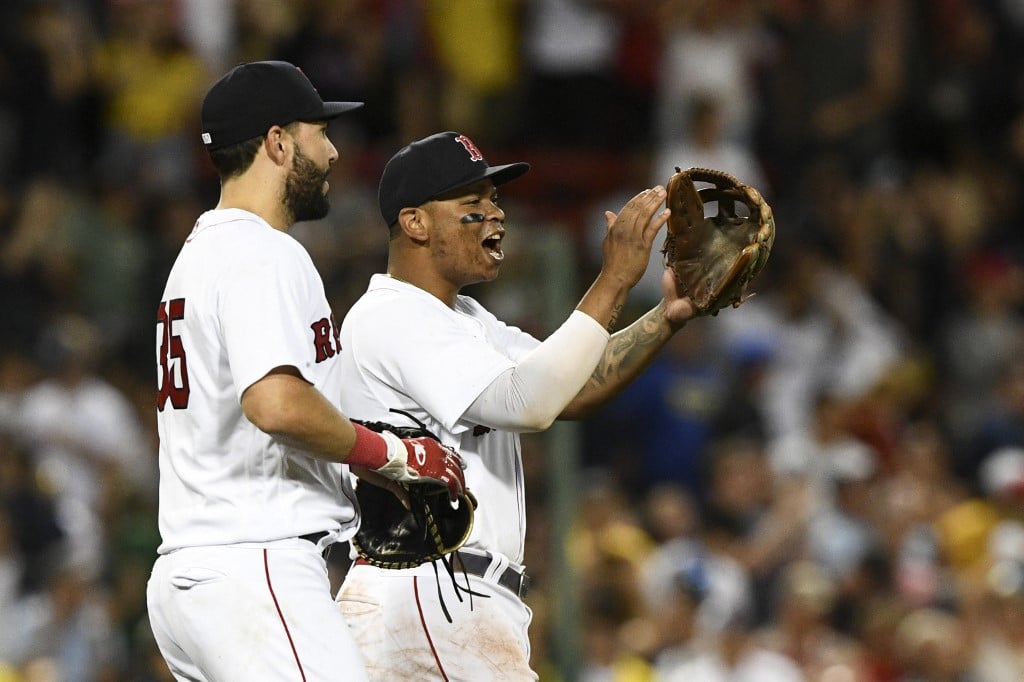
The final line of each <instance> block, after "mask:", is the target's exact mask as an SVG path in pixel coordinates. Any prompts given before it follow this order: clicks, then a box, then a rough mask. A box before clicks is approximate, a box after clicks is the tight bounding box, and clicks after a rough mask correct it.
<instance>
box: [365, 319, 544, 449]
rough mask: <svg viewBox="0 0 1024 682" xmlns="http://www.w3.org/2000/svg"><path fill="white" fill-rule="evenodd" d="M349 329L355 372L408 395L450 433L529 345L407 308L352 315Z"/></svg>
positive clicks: (484, 327)
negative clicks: (371, 376) (364, 374)
mask: <svg viewBox="0 0 1024 682" xmlns="http://www.w3.org/2000/svg"><path fill="white" fill-rule="evenodd" d="M350 315H351V313H350ZM350 323H351V324H352V326H353V335H352V348H351V349H350V350H351V351H352V352H353V353H355V360H356V363H357V364H358V365H359V366H360V368H361V370H362V371H364V372H367V373H369V374H371V375H373V376H374V378H376V379H377V380H378V381H380V382H382V383H384V384H386V385H388V386H391V387H394V388H396V389H397V390H400V391H401V392H402V393H404V394H406V395H408V396H409V398H411V399H412V401H413V402H415V403H416V404H418V405H420V406H421V407H422V408H423V409H424V410H426V411H427V412H428V413H429V414H430V415H432V416H433V417H434V418H435V419H436V420H437V421H439V422H440V423H442V424H443V425H444V427H445V428H446V429H448V430H450V431H455V430H456V423H457V422H458V421H459V419H460V418H461V417H462V414H463V413H464V412H465V411H466V409H467V408H468V407H469V405H470V404H471V403H472V402H473V401H474V400H475V399H476V398H477V396H479V395H480V393H481V392H482V391H483V390H484V388H485V387H487V385H488V384H490V383H491V382H492V381H494V379H495V378H496V377H497V376H498V375H499V374H501V373H502V372H504V371H505V370H507V369H509V368H511V367H514V366H515V362H516V356H517V355H519V354H520V353H521V352H522V351H523V350H524V349H525V348H526V347H527V346H530V345H531V344H530V342H529V338H531V337H529V335H526V334H525V333H523V332H518V331H517V330H512V328H509V330H502V331H498V330H497V329H496V328H495V327H493V326H492V325H490V324H487V323H486V322H485V321H482V320H480V319H475V318H472V317H470V316H466V315H460V314H458V313H453V312H452V311H449V310H446V309H439V308H433V307H428V306H423V305H420V304H416V303H413V304H411V305H410V304H409V302H394V303H393V305H383V306H381V307H380V308H378V309H377V310H376V311H374V312H373V314H369V315H362V314H357V315H356V316H355V317H354V319H352V320H349V319H346V324H350ZM513 340H517V341H516V342H513ZM534 343H536V342H534Z"/></svg>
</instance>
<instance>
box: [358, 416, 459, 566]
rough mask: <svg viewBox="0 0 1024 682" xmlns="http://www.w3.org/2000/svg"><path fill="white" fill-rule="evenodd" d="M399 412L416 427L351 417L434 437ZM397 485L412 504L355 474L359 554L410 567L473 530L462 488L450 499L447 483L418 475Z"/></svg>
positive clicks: (446, 550) (377, 562)
mask: <svg viewBox="0 0 1024 682" xmlns="http://www.w3.org/2000/svg"><path fill="white" fill-rule="evenodd" d="M392 411H393V412H400V411H399V410H392ZM401 413H402V414H406V416H408V417H409V418H410V419H413V420H414V421H416V423H417V426H395V425H393V424H388V423H386V422H379V421H362V420H358V419H353V420H352V421H354V422H358V423H359V424H362V425H363V426H365V427H366V428H368V429H371V430H373V431H378V432H379V431H390V432H391V433H393V434H395V435H396V436H398V437H399V438H423V437H429V438H433V439H434V440H438V438H437V436H435V435H434V434H432V433H431V432H430V431H429V430H428V429H427V428H426V427H425V426H424V425H423V424H422V423H421V422H419V421H418V420H416V419H415V418H414V417H412V415H409V414H407V413H405V412H401ZM401 485H402V486H403V487H404V488H405V490H406V492H407V493H408V495H409V501H410V503H411V504H410V506H411V509H406V508H405V507H403V506H402V503H401V502H400V501H399V500H398V498H397V497H395V495H394V494H393V493H391V492H390V491H388V490H385V489H384V488H381V487H379V486H376V485H373V484H372V483H366V482H364V481H361V480H359V479H356V484H355V491H356V499H357V500H358V502H359V508H360V510H361V512H362V521H361V523H360V526H359V531H358V532H357V533H356V534H355V537H353V538H352V540H351V542H352V547H353V549H355V550H356V552H357V553H358V554H359V556H360V557H362V558H363V559H364V560H365V561H366V562H367V563H368V564H371V565H373V566H378V567H380V568H393V569H397V568H412V567H413V566H419V565H420V564H423V563H426V562H428V561H434V560H436V559H440V558H442V557H444V556H445V555H447V554H450V553H452V552H454V551H456V550H457V549H459V548H460V547H462V545H464V544H465V542H466V540H468V539H469V534H470V532H471V531H472V530H473V515H474V512H475V511H476V504H477V503H476V497H474V496H473V493H471V492H469V490H465V491H464V492H463V494H462V495H461V496H459V498H458V499H457V501H456V502H455V503H453V502H452V501H451V500H450V499H449V490H448V487H447V486H446V485H444V484H443V483H441V482H439V481H436V480H433V479H423V480H422V481H412V482H409V483H403V484H401Z"/></svg>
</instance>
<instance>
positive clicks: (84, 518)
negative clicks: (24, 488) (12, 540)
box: [20, 316, 155, 579]
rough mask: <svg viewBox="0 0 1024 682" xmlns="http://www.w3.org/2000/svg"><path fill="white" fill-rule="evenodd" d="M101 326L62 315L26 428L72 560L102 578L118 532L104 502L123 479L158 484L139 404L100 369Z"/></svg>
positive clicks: (26, 402)
mask: <svg viewBox="0 0 1024 682" xmlns="http://www.w3.org/2000/svg"><path fill="white" fill-rule="evenodd" d="M99 333H100V330H99V329H98V328H97V327H95V326H93V325H92V324H91V323H90V322H88V321H87V320H85V319H83V318H81V317H74V316H70V317H63V318H59V319H57V320H55V321H54V323H53V324H52V325H51V326H50V327H49V328H48V330H47V334H46V335H44V336H43V338H42V339H41V344H40V347H39V348H38V352H39V356H40V361H41V363H42V365H43V367H44V368H45V369H46V370H47V376H46V377H45V378H44V379H42V380H41V381H39V382H38V383H37V384H35V385H34V386H32V387H31V388H29V389H28V390H27V391H26V393H25V395H24V399H23V401H22V404H21V418H20V425H21V429H22V431H21V434H20V435H22V436H23V437H24V438H25V439H26V442H27V443H29V445H30V448H31V454H32V458H33V463H34V473H35V475H36V476H38V477H39V478H40V480H43V481H45V485H46V486H47V487H48V489H49V490H52V491H53V495H54V499H55V501H56V504H57V517H58V520H59V522H60V526H61V529H62V530H63V531H64V533H65V534H66V536H67V538H68V542H69V546H68V550H67V560H68V561H69V562H70V565H72V566H74V568H75V571H77V572H78V573H79V574H81V576H82V577H83V578H85V579H89V578H90V577H92V578H95V577H98V576H99V575H100V573H101V571H102V570H103V568H104V566H105V562H106V561H107V555H106V552H107V550H108V549H109V544H108V543H109V541H110V538H109V537H107V532H106V528H105V527H104V523H103V521H104V520H103V505H104V504H105V503H106V502H107V501H108V500H109V499H110V498H109V495H110V494H111V492H112V491H114V490H117V489H118V488H119V487H120V486H123V485H130V486H136V487H139V488H141V489H143V490H146V491H148V492H150V493H152V492H153V490H154V485H155V471H154V468H153V461H152V458H153V453H152V452H150V450H149V449H148V448H147V444H148V443H147V441H146V440H145V439H144V438H143V433H142V428H141V425H140V424H139V422H138V420H137V418H136V415H135V412H134V410H133V408H132V406H131V404H130V403H129V402H128V401H127V400H126V399H125V397H124V395H122V394H121V392H120V391H119V390H118V389H116V388H115V387H113V386H112V385H110V384H109V383H108V382H107V381H105V380H104V379H103V378H102V377H101V376H100V375H99V374H98V373H97V371H98V366H99V365H98V363H99V362H100V360H101V354H102V352H103V345H102V344H103V339H102V338H101V337H100V336H99Z"/></svg>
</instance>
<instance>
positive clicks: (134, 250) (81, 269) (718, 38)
mask: <svg viewBox="0 0 1024 682" xmlns="http://www.w3.org/2000/svg"><path fill="white" fill-rule="evenodd" d="M252 59H285V60H288V61H291V62H293V63H295V64H297V65H298V66H300V67H301V68H302V69H303V71H304V72H305V73H306V74H307V75H309V77H310V79H311V80H312V81H313V82H314V83H315V84H317V86H318V88H319V91H320V94H321V96H322V97H323V98H324V99H325V100H359V101H364V102H366V106H365V107H364V108H363V109H361V110H360V111H359V112H358V113H357V114H355V115H353V116H351V117H346V118H345V119H343V120H339V121H338V122H336V123H333V124H332V126H331V128H330V134H331V135H332V139H334V140H335V143H336V145H337V147H338V149H339V151H340V159H339V161H338V163H337V164H336V165H335V168H334V170H333V173H332V177H331V193H332V196H331V204H332V210H331V214H330V216H329V217H328V218H326V219H325V220H322V221H318V222H315V223H303V224H300V225H298V226H296V228H295V229H294V231H293V234H294V236H296V238H298V239H299V240H300V241H301V242H302V243H303V244H304V245H305V246H306V248H307V249H308V250H309V251H310V253H311V255H312V256H313V259H314V261H315V263H316V264H317V266H318V268H319V269H320V271H321V273H322V275H323V279H324V282H325V284H326V286H327V289H328V295H329V298H330V300H331V301H332V306H333V308H334V310H335V313H336V314H337V315H343V314H344V312H345V311H346V310H347V308H348V306H349V305H350V304H351V302H352V301H354V300H355V298H356V297H357V296H358V295H359V294H360V293H361V292H362V291H363V290H364V288H365V286H366V283H367V281H368V279H369V276H370V274H372V273H374V272H379V271H381V270H383V268H384V267H385V263H386V241H385V240H386V231H385V227H384V225H383V224H382V221H381V218H380V215H379V212H378V210H377V205H376V183H377V178H378V177H379V172H380V170H381V168H382V164H383V162H384V161H385V160H386V159H387V158H388V157H389V156H390V155H391V154H392V153H393V152H394V151H395V150H397V149H398V148H399V147H401V146H402V145H403V144H405V143H406V142H408V141H410V140H412V139H415V138H418V137H422V136H424V135H427V134H430V133H432V132H436V131H440V130H459V131H461V132H463V133H465V134H467V135H469V136H470V137H471V138H472V139H473V140H474V141H475V142H476V143H477V145H478V146H479V147H480V148H481V149H482V150H483V151H484V154H485V155H486V156H487V158H488V160H489V161H490V162H491V163H495V164H496V163H506V162H510V161H520V160H523V161H528V162H530V163H531V164H532V166H533V168H532V170H531V172H530V173H528V174H527V175H526V176H524V177H523V178H522V179H521V180H518V181H517V182H516V183H513V184H510V185H509V186H508V187H507V188H503V190H502V203H503V206H504V207H505V210H506V212H507V213H508V222H507V227H508V229H509V237H508V239H506V242H508V252H509V256H510V257H509V258H508V260H507V262H506V264H505V266H504V271H503V274H502V277H501V278H499V282H496V283H494V284H493V285H486V286H482V287H479V288H478V289H474V291H472V292H470V293H473V295H476V296H479V297H480V298H482V299H485V301H486V303H487V305H488V306H489V307H492V308H493V309H495V310H501V311H502V317H504V318H505V319H509V316H508V315H507V314H506V313H507V312H508V311H509V310H512V311H513V312H515V313H516V314H517V316H516V317H514V318H513V322H515V323H517V324H519V325H520V326H522V327H524V328H526V329H529V330H531V331H534V332H535V333H537V334H538V335H545V334H547V333H549V332H550V331H551V330H550V329H546V328H545V323H544V321H543V318H542V317H540V316H539V315H538V314H537V308H538V306H537V304H536V301H535V300H533V299H532V298H531V296H533V295H535V293H536V289H535V287H536V282H533V283H532V284H531V285H530V286H533V287H534V289H531V288H528V287H526V286H523V280H522V279H519V280H517V278H516V272H517V270H519V271H520V272H523V271H525V270H527V269H529V268H530V267H532V263H531V259H533V258H535V256H534V255H531V253H530V252H528V249H526V248H525V247H526V246H527V245H528V244H529V243H530V242H531V240H532V238H533V236H539V235H547V234H551V233H553V232H558V233H560V234H562V235H564V237H565V239H567V240H568V241H569V243H570V244H571V245H572V249H571V254H572V255H573V256H574V259H573V261H572V262H570V263H568V267H572V268H574V269H575V270H576V272H575V276H573V277H571V278H569V279H568V280H567V281H572V282H576V281H578V282H586V281H589V278H590V277H591V276H592V275H593V274H594V270H595V269H596V268H597V267H598V265H599V262H600V258H599V248H600V247H599V245H600V239H601V231H602V230H603V226H604V223H603V219H602V218H601V214H602V212H603V211H604V210H617V209H618V208H619V207H621V206H622V204H623V203H624V201H625V198H628V197H629V196H632V195H633V194H635V193H636V192H637V191H639V190H640V189H643V188H645V187H649V186H653V185H654V184H657V183H661V184H664V183H665V182H666V181H667V179H668V176H669V175H670V173H671V172H672V169H673V168H674V167H675V166H683V167H687V166H709V167H713V168H719V169H722V170H726V171H729V172H732V173H734V174H736V175H738V176H739V177H741V178H743V179H746V180H747V181H748V182H750V183H751V184H754V185H755V186H757V187H758V188H759V189H761V190H762V193H763V194H764V195H765V196H766V197H767V198H768V200H769V201H770V202H771V204H772V206H773V208H774V213H775V218H776V223H777V228H778V237H777V241H776V245H775V249H774V252H773V254H772V256H771V259H770V260H769V263H768V266H767V268H766V269H765V271H764V272H763V273H762V274H761V275H760V276H759V278H758V280H757V281H756V282H755V286H754V289H755V290H756V296H754V297H753V298H752V299H751V300H749V301H748V302H746V303H744V304H743V305H742V306H741V307H740V308H738V309H735V310H732V309H729V310H725V311H723V312H722V313H721V314H720V315H718V316H715V317H710V318H706V319H699V320H696V321H693V322H692V323H690V324H689V325H688V326H687V328H686V329H685V330H683V331H682V332H681V333H679V334H677V335H676V337H675V338H674V339H673V340H672V341H671V344H670V346H668V347H666V349H665V351H664V352H663V353H662V356H661V357H660V358H659V359H658V360H657V361H656V362H655V363H654V364H653V365H652V366H651V368H650V369H649V370H648V371H646V372H645V373H644V374H643V375H642V376H641V377H640V378H639V379H638V380H637V381H636V382H635V383H634V384H633V385H631V386H630V387H629V388H628V389H626V391H624V392H623V393H622V394H621V395H620V396H619V397H618V398H617V399H616V400H615V401H614V402H613V403H612V404H611V405H609V406H607V407H606V408H605V409H604V410H603V411H602V412H601V413H600V414H599V415H598V416H596V417H594V418H592V419H590V420H588V421H586V422H584V423H582V424H581V425H580V427H579V428H580V431H581V433H582V438H581V439H580V444H581V447H580V450H581V451H580V453H578V459H579V461H580V467H579V470H578V471H576V472H574V481H573V483H574V485H575V486H576V489H577V491H578V495H579V505H578V509H577V514H576V518H575V519H574V522H573V528H572V531H571V535H570V539H569V543H568V546H567V548H566V551H567V556H568V557H569V559H570V561H571V562H572V568H573V570H574V572H575V575H576V585H577V587H578V589H579V591H580V619H579V621H580V628H581V630H580V637H579V650H578V652H576V659H575V665H574V666H573V667H574V668H575V672H574V673H569V672H567V669H566V666H565V664H564V657H561V656H559V655H558V646H559V642H558V641H557V637H556V636H555V633H556V630H555V629H554V627H553V626H552V623H553V621H554V620H555V619H554V615H555V614H556V613H557V612H558V611H559V609H560V608H561V602H560V599H561V595H560V594H559V592H558V590H557V588H556V583H555V580H554V578H553V575H554V570H555V569H554V566H553V565H552V557H551V553H550V551H549V547H548V546H547V545H546V543H548V542H549V540H550V537H551V532H552V525H553V524H554V519H552V515H551V513H549V512H550V506H551V493H550V490H551V485H550V480H549V475H550V474H549V469H550V466H551V461H552V460H553V459H554V458H557V457H559V454H560V453H558V452H552V451H549V450H548V448H549V442H548V441H546V440H544V439H542V438H540V437H532V436H531V437H529V438H527V439H526V447H527V450H528V452H527V462H526V463H527V466H528V476H529V480H528V482H527V491H528V493H527V494H528V504H529V505H530V509H529V518H530V528H529V530H528V532H527V554H526V565H527V570H528V572H529V573H530V574H531V575H532V577H533V589H532V590H531V592H530V594H529V595H528V596H527V602H528V604H529V605H530V606H531V607H532V608H533V609H534V624H533V627H532V630H531V642H532V647H533V658H534V660H533V664H534V666H535V668H536V670H537V671H538V672H539V674H540V677H541V679H542V680H545V681H546V680H554V681H556V682H562V681H564V682H572V680H570V679H567V677H568V676H569V675H570V674H572V675H575V676H576V677H577V678H578V679H579V680H580V681H581V682H634V681H636V682H644V681H661V680H664V681H667V682H675V681H680V680H700V681H702V682H705V681H706V682H720V681H721V682H726V681H728V682H753V681H757V682H789V681H793V682H796V681H800V680H805V681H807V682H847V681H849V682H1020V680H1022V679H1024V353H1021V354H1018V353H1020V352H1021V351H1022V350H1024V343H1022V341H1024V267H1022V266H1024V229H1022V228H1024V2H1022V1H1021V0H941V1H936V0H294V1H290V2H278V1H276V0H8V1H6V2H3V3H2V5H0V310H2V311H3V314H2V316H0V682H9V681H10V682H29V681H32V682H35V681H41V680H74V681H82V682H108V681H114V680H136V681H139V682H150V681H153V682H155V681H162V680H169V679H170V678H169V676H168V673H167V671H166V667H165V666H164V664H163V662H162V660H161V659H160V657H159V654H158V652H157V651H156V648H155V646H154V644H153V641H152V638H151V635H150V633H149V626H148V620H147V618H146V611H145V583H146V579H147V577H148V572H149V567H150V565H151V564H152V561H153V559H154V557H155V551H156V546H157V544H158V542H159V536H158V533H157V529H156V513H155V509H156V507H155V502H156V448H157V439H156V433H155V410H154V395H155V362H154V352H155V351H154V345H153V344H154V328H155V327H154V324H155V310H156V303H157V302H158V301H159V297H160V289H161V287H162V285H163V282H164V279H165V277H166V274H167V271H168V270H169V268H170V265H171V263H172V262H173V259H174V257H175V255H176V254H177V251H178V249H179V247H180V245H181V243H182V242H183V240H184V238H185V236H186V235H187V234H188V232H189V231H190V229H191V227H192V224H193V222H194V220H195V218H196V216H198V215H199V214H200V213H201V212H202V211H203V210H205V209H207V208H210V207H212V206H213V204H214V203H215V201H216V196H217V190H218V187H217V180H216V175H215V173H214V171H213V169H212V166H210V165H209V162H208V160H207V158H206V153H205V150H204V149H203V147H202V143H201V141H200V138H199V132H198V110H199V102H200V99H201V97H202V94H203V93H204V92H205V91H206V88H207V87H208V86H209V84H210V83H211V82H212V81H213V79H214V78H216V77H217V76H218V75H220V74H221V73H222V72H223V71H225V70H226V69H227V68H230V67H231V66H233V65H234V64H236V63H238V62H241V61H247V60H252ZM517 258H518V260H517ZM660 267H661V265H660V256H659V254H657V253H655V254H654V255H653V257H652V266H651V270H650V275H651V276H650V277H645V279H644V280H643V281H642V282H641V284H640V285H638V287H637V289H636V290H635V292H634V295H633V297H632V298H631V301H630V304H631V305H635V309H636V310H637V311H640V310H646V309H647V308H648V307H649V306H650V304H651V302H652V299H653V300H657V297H658V295H659V294H658V289H657V286H658V285H657V274H658V272H659V270H660ZM503 282H504V283H503ZM517 284H518V286H517ZM545 285H550V286H555V285H557V283H552V282H547V283H545ZM531 292H533V293H531ZM576 294H579V295H581V294H582V291H580V292H576ZM574 295H575V294H574ZM563 317H564V314H563ZM627 317H628V315H623V319H624V321H631V318H630V319H629V320H627V319H626V318H627ZM332 557H334V558H335V560H334V561H332V565H333V566H334V569H335V570H336V571H339V572H343V571H344V568H345V564H344V561H343V559H344V558H345V552H344V551H343V550H339V551H336V552H333V553H332ZM339 559H341V560H340V561H339ZM335 578H339V576H335ZM563 653H564V652H563Z"/></svg>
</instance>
